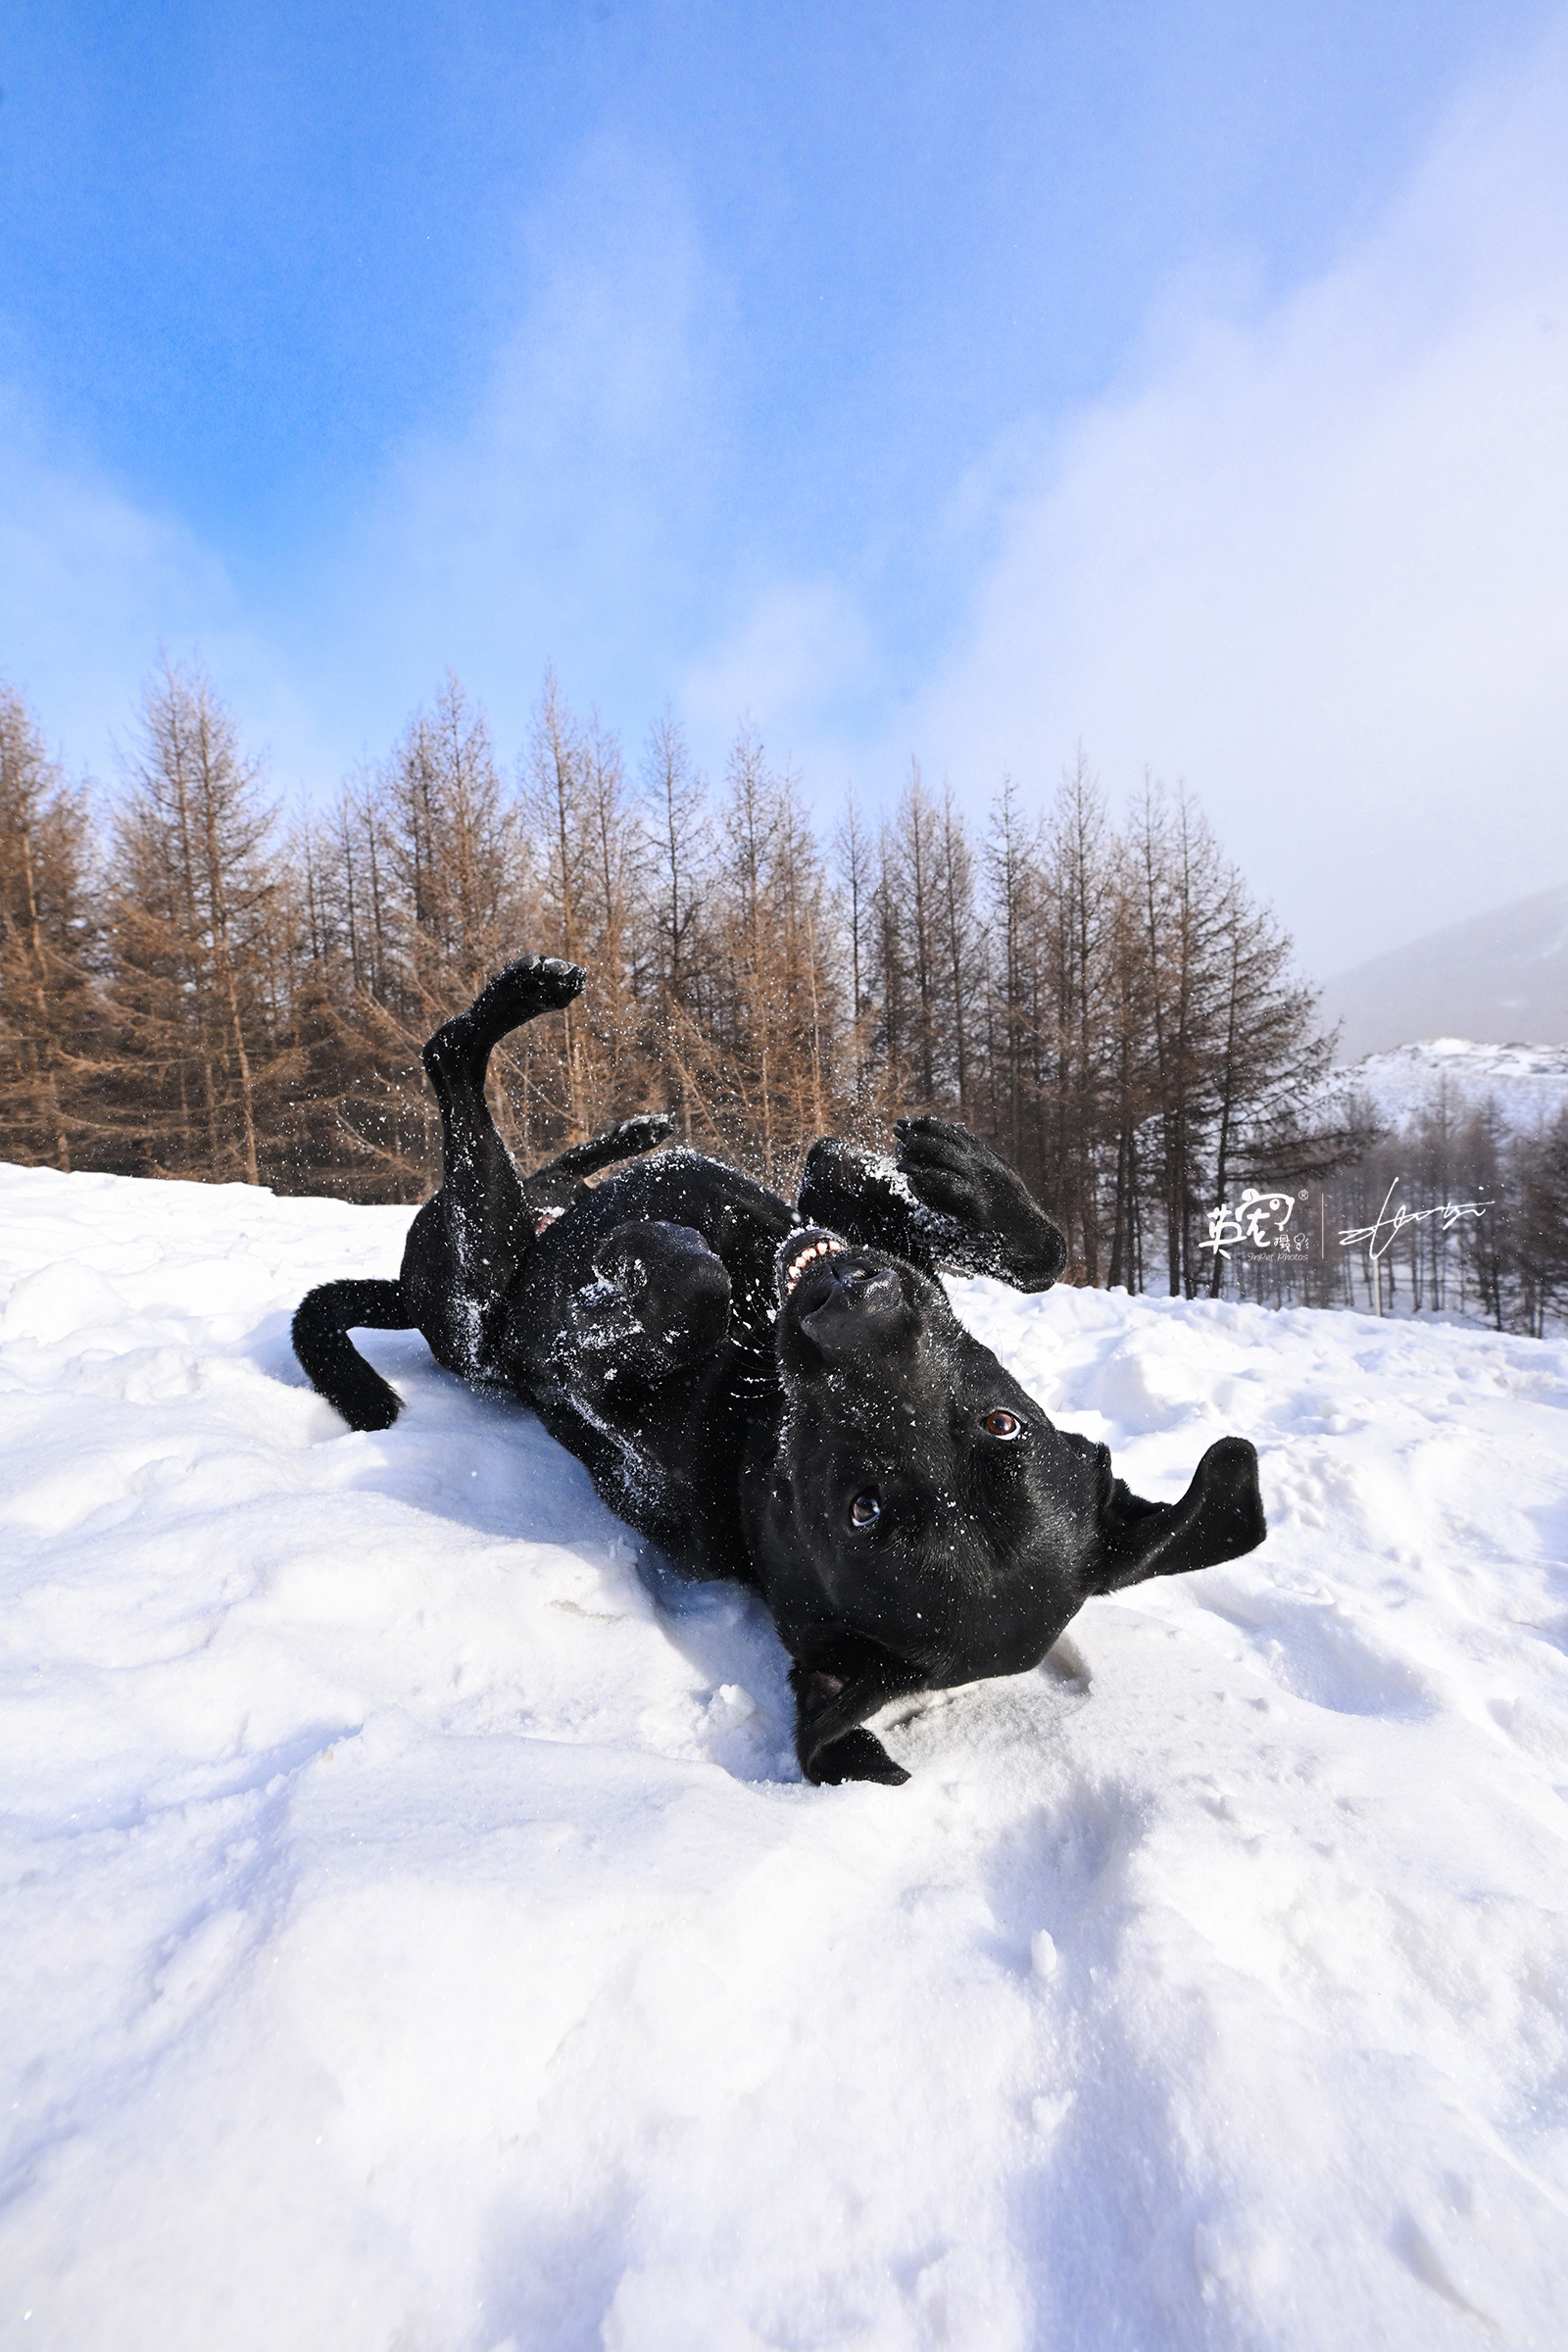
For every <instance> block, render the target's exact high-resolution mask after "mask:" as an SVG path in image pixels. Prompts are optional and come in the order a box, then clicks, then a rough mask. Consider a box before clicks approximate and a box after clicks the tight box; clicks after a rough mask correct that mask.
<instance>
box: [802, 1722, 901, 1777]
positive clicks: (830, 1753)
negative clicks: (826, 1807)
mask: <svg viewBox="0 0 1568 2352" xmlns="http://www.w3.org/2000/svg"><path fill="white" fill-rule="evenodd" d="M806 1777H807V1779H808V1780H809V1781H811V1782H813V1783H814V1784H815V1786H816V1787H817V1788H818V1789H837V1788H838V1787H839V1786H840V1785H841V1783H843V1782H845V1781H875V1782H877V1783H879V1784H880V1786H881V1787H882V1788H884V1789H902V1788H903V1786H904V1784H905V1782H906V1781H907V1779H908V1777H909V1776H908V1774H907V1772H906V1771H905V1769H904V1766H903V1765H902V1764H895V1763H894V1761H893V1758H892V1757H891V1756H890V1755H889V1754H888V1751H887V1749H886V1748H885V1747H884V1746H883V1744H882V1742H881V1740H879V1739H878V1738H877V1736H876V1734H875V1733H874V1732H868V1731H866V1730H864V1729H863V1728H860V1729H858V1730H856V1731H853V1732H841V1733H840V1734H839V1736H838V1738H837V1739H836V1740H829V1741H828V1742H827V1745H826V1746H825V1747H819V1748H818V1749H817V1751H816V1753H815V1755H814V1756H813V1757H812V1758H811V1761H810V1763H809V1765H808V1766H807V1771H806Z"/></svg>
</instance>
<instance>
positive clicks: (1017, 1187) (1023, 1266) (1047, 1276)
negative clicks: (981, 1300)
mask: <svg viewBox="0 0 1568 2352" xmlns="http://www.w3.org/2000/svg"><path fill="white" fill-rule="evenodd" d="M894 1133H895V1135H896V1136H897V1137H898V1139H899V1155H898V1163H897V1164H898V1170H899V1174H900V1175H901V1176H902V1177H903V1178H904V1180H905V1182H906V1183H907V1185H908V1187H909V1190H910V1191H911V1192H912V1193H913V1194H914V1196H915V1198H916V1200H917V1201H920V1202H921V1204H922V1206H924V1207H926V1208H928V1209H932V1210H934V1211H935V1213H936V1214H937V1215H938V1216H940V1217H946V1218H948V1219H949V1220H950V1221H951V1222H952V1223H953V1224H955V1225H956V1226H958V1227H959V1228H960V1229H961V1231H962V1232H963V1233H964V1234H965V1235H966V1236H967V1237H969V1240H970V1243H971V1245H972V1255H973V1260H974V1262H975V1264H976V1265H978V1266H979V1267H980V1268H981V1270H982V1271H984V1272H988V1273H999V1274H1003V1275H1005V1277H1006V1279H1007V1280H1008V1281H1010V1282H1013V1283H1017V1284H1020V1285H1021V1286H1022V1287H1023V1288H1024V1289H1026V1290H1045V1289H1047V1288H1048V1287H1049V1286H1050V1284H1052V1283H1053V1282H1054V1281H1055V1279H1056V1276H1057V1275H1058V1274H1059V1273H1060V1272H1061V1269H1062V1267H1063V1266H1064V1265H1065V1263H1066V1259H1067V1250H1066V1245H1065V1243H1064V1242H1063V1241H1062V1238H1061V1235H1060V1234H1059V1233H1058V1232H1057V1231H1056V1228H1055V1226H1054V1225H1053V1223H1052V1222H1051V1219H1050V1218H1049V1217H1048V1216H1047V1215H1046V1212H1045V1210H1044V1209H1043V1208H1042V1207H1041V1206H1040V1204H1039V1202H1038V1201H1036V1200H1035V1199H1034V1197H1033V1195H1032V1194H1031V1193H1030V1191H1029V1188H1028V1186H1027V1185H1026V1184H1025V1183H1024V1181H1023V1178H1022V1177H1021V1176H1020V1175H1019V1174H1018V1171H1017V1169H1016V1168H1012V1167H1009V1166H1008V1164H1007V1162H1006V1161H1005V1159H1004V1158H1003V1156H1002V1154H1001V1152H995V1151H993V1150H992V1147H991V1146H990V1145H989V1144H988V1143H985V1142H983V1141H982V1139H981V1138H980V1137H979V1136H978V1135H971V1133H970V1132H969V1129H968V1128H967V1127H962V1126H960V1125H959V1124H958V1123H957V1121H956V1120H954V1119H932V1118H917V1119H898V1120H896V1121H895V1123H894Z"/></svg>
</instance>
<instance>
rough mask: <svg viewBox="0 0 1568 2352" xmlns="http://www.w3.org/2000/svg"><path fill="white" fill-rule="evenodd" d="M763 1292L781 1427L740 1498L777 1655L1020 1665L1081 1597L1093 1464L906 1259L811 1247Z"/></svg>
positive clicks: (806, 1243) (940, 1677) (934, 1665)
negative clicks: (868, 1645) (772, 1317)
mask: <svg viewBox="0 0 1568 2352" xmlns="http://www.w3.org/2000/svg"><path fill="white" fill-rule="evenodd" d="M777 1283H778V1315H777V1322H776V1325H775V1334H774V1346H775V1353H776V1359H777V1365H778V1372H779V1378H780V1383H781V1386H782V1390H783V1410H782V1417H781V1422H780V1427H779V1434H778V1441H777V1445H776V1446H775V1447H774V1450H773V1453H772V1456H771V1459H770V1460H768V1461H765V1462H758V1463H757V1464H756V1465H755V1470H754V1475H753V1476H752V1477H751V1478H749V1480H748V1481H747V1493H746V1498H745V1499H746V1507H747V1513H748V1519H749V1526H748V1536H749V1539H750V1543H751V1549H752V1555H753V1559H754V1561H755V1563H756V1565H757V1567H758V1570H759V1572H760V1577H761V1580H762V1583H763V1587H764V1590H765V1592H766V1594H767V1598H768V1601H769V1604H770V1606H771V1607H772V1610H773V1613H774V1616H775V1618H776V1619H777V1621H778V1625H779V1630H780V1632H781V1634H782V1635H783V1637H784V1640H785V1642H786V1643H787V1644H788V1646H789V1647H790V1649H791V1650H792V1651H793V1652H794V1654H795V1655H796V1656H797V1657H801V1656H809V1655H812V1654H813V1653H821V1654H823V1655H824V1656H825V1655H827V1654H828V1653H829V1652H830V1650H831V1646H832V1642H833V1639H834V1638H835V1635H836V1634H840V1633H856V1634H859V1635H863V1636H865V1637H866V1638H868V1639H869V1640H871V1641H873V1642H877V1643H878V1645H879V1646H881V1647H884V1648H887V1649H889V1650H891V1651H892V1652H893V1653H894V1654H895V1655H897V1656H900V1657H904V1658H907V1659H909V1660H911V1661H913V1662H918V1663H920V1664H921V1665H922V1666H923V1667H924V1668H925V1669H926V1671H927V1673H928V1675H929V1679H930V1680H931V1681H933V1682H941V1681H951V1682H956V1681H966V1680H969V1679H971V1678H973V1677H977V1676H980V1675H985V1674H998V1673H1009V1672H1013V1671H1017V1670H1019V1669H1021V1668H1024V1667H1027V1666H1032V1665H1034V1664H1035V1663H1036V1662H1037V1661H1038V1660H1039V1658H1040V1657H1041V1655H1042V1654H1043V1652H1044V1651H1045V1649H1046V1648H1047V1647H1048V1646H1049V1645H1050V1643H1051V1642H1053V1641H1054V1639H1055V1637H1056V1635H1057V1634H1058V1633H1059V1632H1060V1631H1061V1628H1062V1627H1063V1626H1064V1625H1065V1624H1066V1622H1067V1620H1068V1619H1069V1618H1070V1617H1071V1616H1072V1615H1073V1613H1074V1611H1075V1610H1076V1609H1077V1607H1078V1605H1079V1603H1080V1601H1081V1600H1082V1599H1083V1598H1084V1596H1085V1591H1086V1590H1087V1588H1086V1586H1085V1583H1084V1573H1085V1567H1086V1562H1087V1560H1088V1557H1089V1554H1090V1552H1091V1551H1092V1550H1093V1547H1094V1544H1095V1542H1096V1538H1097V1534H1098V1530H1099V1524H1100V1516H1101V1505H1102V1501H1103V1488H1104V1485H1105V1483H1106V1474H1105V1470H1104V1468H1103V1448H1094V1447H1090V1446H1085V1445H1084V1443H1083V1442H1082V1441H1074V1440H1071V1439H1068V1438H1064V1437H1063V1436H1062V1435H1061V1433H1059V1432H1058V1431H1056V1430H1055V1429H1054V1428H1053V1426H1052V1424H1051V1422H1050V1421H1049V1420H1048V1419H1047V1418H1046V1415H1045V1414H1044V1413H1043V1412H1042V1410H1041V1408H1040V1406H1039V1405H1038V1404H1037V1403H1036V1402H1035V1400H1034V1398H1033V1397H1030V1396H1028V1395H1027V1394H1026V1392H1025V1391H1024V1390H1023V1389H1021V1388H1020V1387H1019V1385H1018V1383H1017V1382H1016V1381H1015V1380H1014V1379H1013V1378H1012V1377H1011V1375H1010V1374H1009V1373H1007V1372H1005V1370H1004V1369H1003V1367H1002V1365H1001V1364H1000V1363H999V1362H998V1361H997V1358H996V1357H995V1356H994V1355H993V1354H992V1353H991V1350H990V1349H989V1348H984V1347H982V1346H981V1344H980V1342H979V1341H978V1340H976V1339H975V1338H974V1337H973V1336H972V1334H970V1333H969V1332H967V1331H965V1330H964V1328H963V1326H962V1325H961V1324H960V1323H959V1322H958V1320H957V1318H956V1316H955V1314H954V1312H953V1309H952V1307H951V1306H950V1305H949V1303H948V1299H947V1294H946V1292H945V1291H944V1290H943V1289H942V1286H941V1285H940V1283H938V1282H935V1281H933V1280H932V1279H931V1278H930V1277H929V1276H927V1275H925V1274H922V1273H920V1272H919V1271H917V1269H916V1268H915V1267H913V1266H911V1265H908V1264H907V1263H906V1262H905V1261H904V1260H903V1259H901V1258H897V1257H892V1256H890V1255H888V1253H887V1252H886V1251H885V1250H870V1249H862V1248H860V1247H858V1246H857V1245H854V1244H850V1243H846V1242H844V1241H843V1240H841V1239H840V1238H839V1237H838V1236H836V1235H833V1234H830V1233H827V1232H825V1231H822V1230H812V1231H808V1232H806V1233H797V1234H794V1235H792V1236H791V1237H790V1239H789V1241H787V1242H786V1243H785V1245H784V1247H783V1248H782V1250H780V1252H779V1256H778V1261H777Z"/></svg>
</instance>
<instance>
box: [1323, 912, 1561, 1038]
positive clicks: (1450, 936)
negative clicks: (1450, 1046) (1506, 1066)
mask: <svg viewBox="0 0 1568 2352" xmlns="http://www.w3.org/2000/svg"><path fill="white" fill-rule="evenodd" d="M1323 1015H1324V1018H1325V1020H1328V1021H1343V1022H1344V1024H1345V1030H1344V1036H1343V1039H1342V1042H1341V1053H1342V1055H1343V1056H1344V1057H1345V1058H1346V1059H1350V1058H1351V1057H1353V1056H1354V1055H1356V1054H1382V1053H1387V1052H1389V1051H1391V1050H1392V1049H1393V1048H1394V1047H1396V1046H1401V1045H1404V1044H1407V1043H1408V1041H1409V1040H1410V1039H1411V1038H1417V1037H1441V1036H1448V1037H1475V1038H1482V1039H1487V1040H1490V1041H1491V1042H1493V1043H1494V1044H1496V1045H1504V1044H1506V1043H1507V1042H1508V1040H1509V1039H1510V1038H1520V1037H1534V1038H1544V1039H1545V1040H1546V1041H1547V1042H1548V1043H1549V1044H1552V1045H1559V1046H1560V1045H1565V1044H1568V885H1564V884H1561V883H1559V884H1558V885H1557V887H1556V888H1555V889H1553V890H1544V891H1540V892H1538V893H1537V895H1536V896H1535V897H1534V898H1529V899H1517V900H1515V902H1514V903H1513V905H1512V906H1510V907H1492V908H1490V909H1489V911H1488V912H1487V913H1485V914H1478V915H1473V916H1471V918H1470V919H1469V921H1468V922H1463V923H1450V924H1448V925H1447V926H1446V929H1444V930H1442V931H1433V932H1430V933H1429V934H1428V935H1427V937H1426V938H1425V939H1417V940H1412V941H1411V942H1410V943H1409V945H1408V946H1406V947H1402V948H1395V949H1393V950H1392V951H1391V952H1390V954H1388V955H1387V956H1374V957H1373V959H1372V961H1371V962H1370V963H1362V964H1357V966H1356V967H1355V969H1354V970H1353V971H1349V972H1339V973H1337V974H1336V975H1335V977H1334V978H1333V979H1332V980H1330V981H1328V982H1326V983H1325V985H1324V989H1323Z"/></svg>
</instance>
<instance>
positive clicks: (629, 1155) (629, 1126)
mask: <svg viewBox="0 0 1568 2352" xmlns="http://www.w3.org/2000/svg"><path fill="white" fill-rule="evenodd" d="M674 1124H675V1122H674V1120H673V1119H672V1118H671V1117H670V1116H669V1114H668V1113H667V1111H662V1110H653V1111H644V1112H641V1113H640V1114H639V1115H638V1116H637V1117H636V1118H633V1119H621V1120H620V1121H619V1122H618V1124H617V1125H615V1126H613V1127H605V1128H602V1129H601V1130H600V1132H599V1134H598V1135H592V1136H590V1137H589V1139H588V1141H587V1142H586V1143H585V1144H568V1145H567V1147H566V1149H565V1151H564V1152H559V1153H558V1154H557V1156H556V1157H555V1158H554V1159H549V1160H546V1162H545V1164H544V1166H543V1167H541V1168H534V1169H533V1170H532V1171H531V1172H530V1173H529V1174H528V1175H526V1176H524V1178H523V1179H522V1197H523V1200H524V1201H526V1202H527V1205H528V1207H529V1209H530V1210H531V1211H532V1213H533V1217H534V1222H535V1224H538V1223H540V1222H542V1221H547V1220H548V1219H549V1218H551V1217H552V1216H559V1215H560V1213H561V1211H562V1210H563V1209H564V1208H565V1207H566V1206H567V1205H568V1204H569V1203H570V1202H571V1201H574V1200H575V1199H576V1198H577V1195H578V1194H579V1193H580V1192H582V1191H583V1190H584V1184H583V1179H584V1177H587V1176H597V1175H598V1174H599V1171H600V1170H601V1168H613V1167H614V1166H615V1164H616V1162H617V1161H619V1160H622V1159H635V1158H637V1156H638V1155H639V1153H641V1152H652V1151H653V1149H654V1147H655V1145H656V1144H662V1142H663V1140H664V1138H665V1136H666V1135H668V1133H669V1132H670V1129H671V1128H672V1127H673V1126H674Z"/></svg>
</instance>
